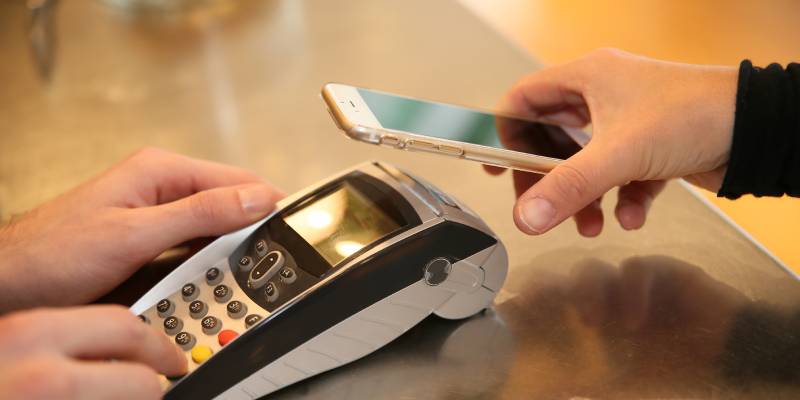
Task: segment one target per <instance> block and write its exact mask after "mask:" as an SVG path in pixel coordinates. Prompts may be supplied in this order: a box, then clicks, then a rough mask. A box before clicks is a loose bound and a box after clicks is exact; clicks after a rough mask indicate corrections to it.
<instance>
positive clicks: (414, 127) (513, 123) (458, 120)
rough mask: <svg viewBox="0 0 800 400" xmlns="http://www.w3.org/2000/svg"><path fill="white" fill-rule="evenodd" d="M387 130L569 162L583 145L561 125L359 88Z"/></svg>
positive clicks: (365, 100) (362, 96)
mask: <svg viewBox="0 0 800 400" xmlns="http://www.w3.org/2000/svg"><path fill="white" fill-rule="evenodd" d="M358 93H359V94H360V95H361V98H362V99H363V100H364V102H365V103H366V104H367V106H368V107H369V108H370V110H371V111H372V113H373V114H374V115H375V118H376V119H377V120H378V122H380V124H381V125H382V126H383V127H384V128H386V129H392V130H398V131H403V132H409V133H414V134H418V135H423V136H430V137H435V138H440V139H448V140H453V141H457V142H465V143H471V144H476V145H481V146H488V147H494V148H498V149H506V150H514V151H519V152H523V153H530V154H536V155H539V156H544V157H550V158H556V159H561V160H565V159H567V158H569V157H570V156H572V155H573V154H575V153H576V152H578V151H579V150H580V149H581V146H580V145H579V144H578V143H577V142H576V141H575V140H574V139H573V138H572V137H571V136H570V135H569V134H568V133H567V132H566V131H564V129H562V128H561V127H559V126H556V125H549V124H543V123H539V122H534V121H530V120H525V119H520V118H511V117H501V116H496V115H494V114H489V113H485V112H481V111H477V110H472V109H469V108H465V107H459V106H454V105H449V104H442V103H435V102H430V101H424V100H417V99H412V98H408V97H402V96H395V95H392V94H388V93H383V92H376V91H373V90H369V89H362V88H358Z"/></svg>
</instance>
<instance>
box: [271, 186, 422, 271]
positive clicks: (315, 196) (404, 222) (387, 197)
mask: <svg viewBox="0 0 800 400" xmlns="http://www.w3.org/2000/svg"><path fill="white" fill-rule="evenodd" d="M345 185H349V186H350V187H351V188H353V189H355V190H356V191H358V192H359V193H360V194H362V195H363V196H365V197H366V198H367V199H369V201H370V202H371V203H373V204H374V205H375V206H376V207H378V208H379V209H380V210H381V211H382V212H383V213H384V214H386V216H388V217H389V218H391V219H392V220H393V221H394V222H395V223H396V224H397V226H398V227H397V228H396V229H394V230H392V231H390V232H387V233H386V234H384V235H382V236H380V237H378V238H376V239H375V240H373V241H372V242H371V243H369V244H367V245H365V246H364V247H362V248H361V249H359V250H358V251H356V252H354V253H353V254H351V255H349V256H347V257H345V258H343V259H342V260H340V261H339V262H337V263H336V264H333V265H332V264H331V263H329V262H328V261H327V260H326V259H325V258H324V257H323V256H322V255H321V254H320V253H319V252H318V251H317V250H316V248H315V247H314V246H313V245H312V244H310V243H308V242H307V241H306V240H305V239H303V237H302V236H301V235H300V234H299V233H297V232H296V231H295V230H294V229H292V227H291V226H289V224H287V223H286V221H285V220H284V217H285V216H287V215H291V214H294V213H295V212H297V211H299V210H301V209H303V208H306V207H307V206H309V205H310V204H311V203H313V202H315V201H317V200H320V199H321V198H324V197H326V196H327V195H329V194H331V193H333V192H335V191H337V190H340V189H342V188H343V187H344V186H345ZM421 223H422V221H421V219H420V217H419V214H418V213H417V211H416V210H415V209H414V207H413V206H412V205H411V204H410V203H409V202H408V200H406V199H405V197H403V195H402V194H400V193H399V192H398V191H397V190H395V189H394V188H392V187H391V186H389V185H388V184H386V183H385V182H382V181H381V180H380V179H378V178H375V177H373V176H370V175H367V174H364V173H362V172H354V173H352V174H349V175H346V176H344V177H342V178H340V179H337V180H335V181H333V182H331V183H330V184H328V185H326V186H325V187H324V188H322V189H320V190H318V191H316V192H314V193H312V194H310V195H308V196H307V197H304V198H302V199H300V200H298V201H297V202H295V204H293V205H292V206H290V207H288V208H286V209H284V210H282V211H281V212H280V214H279V218H274V219H273V220H272V221H271V223H270V224H269V225H270V226H269V229H268V231H269V234H270V237H271V238H272V239H273V240H275V241H276V242H278V243H281V244H282V245H283V246H284V247H285V248H287V249H290V250H289V251H290V252H291V255H292V257H294V259H295V261H296V262H297V266H298V267H299V268H301V269H303V270H304V271H306V272H308V273H310V274H312V275H314V276H316V277H319V278H321V277H323V276H325V275H327V274H328V273H329V272H330V271H332V270H334V269H336V268H337V267H338V266H340V265H344V264H346V263H348V262H349V261H350V260H352V259H354V258H356V257H358V256H359V255H361V254H363V253H365V252H366V251H368V250H369V249H371V248H373V247H375V246H376V245H377V244H379V243H382V242H384V241H386V239H388V238H390V237H394V236H396V235H398V234H400V233H401V232H404V231H406V230H408V229H410V228H412V227H414V226H417V225H419V224H421Z"/></svg>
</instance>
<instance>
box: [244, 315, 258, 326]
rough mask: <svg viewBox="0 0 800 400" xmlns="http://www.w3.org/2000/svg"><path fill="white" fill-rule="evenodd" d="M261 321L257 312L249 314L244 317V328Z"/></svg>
mask: <svg viewBox="0 0 800 400" xmlns="http://www.w3.org/2000/svg"><path fill="white" fill-rule="evenodd" d="M259 321H261V316H260V315H258V314H250V315H248V316H247V318H245V319H244V326H245V328H249V327H251V326H253V325H255V324H257V323H258V322H259Z"/></svg>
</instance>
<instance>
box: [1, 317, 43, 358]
mask: <svg viewBox="0 0 800 400" xmlns="http://www.w3.org/2000/svg"><path fill="white" fill-rule="evenodd" d="M42 313H43V311H40V310H36V311H28V312H17V313H14V314H11V315H9V316H6V317H4V318H3V319H2V320H0V342H2V343H3V344H5V345H6V346H11V347H12V348H16V349H19V348H21V347H25V346H26V344H25V343H26V342H27V341H29V340H31V339H32V338H33V337H35V335H36V333H37V332H40V331H42V330H43V329H42V328H43V327H42V323H43V321H45V320H46V319H45V318H43V317H44V316H43V315H42ZM45 330H46V329H45Z"/></svg>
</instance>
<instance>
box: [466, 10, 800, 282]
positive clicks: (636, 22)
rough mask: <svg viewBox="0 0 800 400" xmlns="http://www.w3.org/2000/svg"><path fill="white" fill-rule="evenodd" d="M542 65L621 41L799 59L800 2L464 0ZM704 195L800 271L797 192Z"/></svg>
mask: <svg viewBox="0 0 800 400" xmlns="http://www.w3.org/2000/svg"><path fill="white" fill-rule="evenodd" d="M461 1H462V2H463V3H464V4H466V5H467V6H468V7H469V8H471V9H472V10H474V11H475V13H476V14H478V15H479V16H480V17H481V18H484V19H486V20H487V21H488V22H489V23H490V24H492V25H493V26H495V27H496V28H497V29H498V30H499V31H501V32H502V33H503V34H505V35H506V36H508V37H509V39H511V40H513V41H515V42H517V43H518V44H520V45H521V46H522V47H524V48H525V49H526V50H528V51H529V52H530V53H532V54H534V55H535V56H536V57H537V58H538V59H539V60H540V61H542V62H543V63H545V64H557V63H561V62H565V61H568V60H570V59H573V58H576V57H579V56H580V55H582V54H584V53H586V52H588V51H590V50H591V49H594V48H597V47H609V46H610V47H618V48H622V49H625V50H628V51H631V52H634V53H639V54H644V55H647V56H651V57H656V58H663V59H669V60H675V61H682V62H689V63H702V64H730V65H736V64H738V63H739V62H740V61H741V60H742V59H744V58H749V59H751V60H753V62H754V63H755V64H757V65H764V64H768V63H770V62H780V63H782V64H786V63H787V62H790V61H798V62H800V23H798V21H799V20H800V1H795V0H774V1H768V2H754V1H748V0H727V1H720V0H714V1H687V0H674V1H653V0H644V1H642V0H639V1H636V0H612V1H603V2H599V1H578V0H528V1H523V0H461ZM705 194H706V197H707V198H709V199H710V200H711V201H712V202H713V203H714V204H716V205H717V206H719V207H720V208H721V209H722V210H723V211H724V212H725V213H727V214H728V215H729V216H731V217H732V218H733V219H734V220H735V221H736V222H737V223H738V224H739V225H741V226H742V227H743V228H744V229H745V230H747V231H748V232H749V233H750V234H752V235H753V236H754V237H755V238H756V239H757V240H758V241H760V242H761V243H762V244H764V245H765V246H766V247H767V248H768V249H769V250H770V251H772V252H773V253H774V254H775V255H777V256H778V258H780V259H781V260H783V261H784V262H786V263H787V264H788V265H789V266H791V267H792V268H794V269H795V271H798V272H800V245H798V240H797V239H796V238H797V237H798V236H800V199H792V198H779V199H776V198H759V199H757V198H754V197H751V196H750V197H745V198H741V199H739V200H736V201H729V200H724V199H718V198H716V197H715V196H714V194H713V193H708V192H706V193H705Z"/></svg>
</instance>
